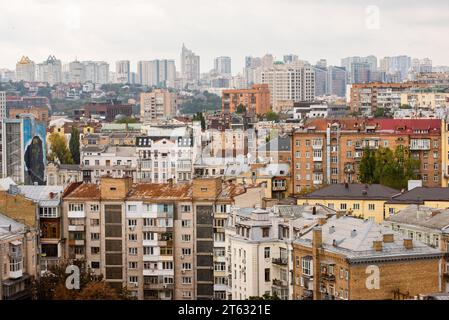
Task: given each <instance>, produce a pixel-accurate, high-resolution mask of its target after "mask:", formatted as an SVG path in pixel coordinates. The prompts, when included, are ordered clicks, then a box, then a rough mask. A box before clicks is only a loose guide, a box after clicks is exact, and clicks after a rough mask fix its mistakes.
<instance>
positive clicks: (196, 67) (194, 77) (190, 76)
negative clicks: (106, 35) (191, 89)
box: [181, 44, 200, 84]
mask: <svg viewBox="0 0 449 320" xmlns="http://www.w3.org/2000/svg"><path fill="white" fill-rule="evenodd" d="M181 77H182V79H183V80H184V81H185V82H186V83H187V84H189V83H191V84H197V83H198V82H199V80H200V56H198V55H196V54H195V53H194V52H193V51H191V50H189V49H187V48H186V47H185V46H184V44H183V45H182V51H181Z"/></svg>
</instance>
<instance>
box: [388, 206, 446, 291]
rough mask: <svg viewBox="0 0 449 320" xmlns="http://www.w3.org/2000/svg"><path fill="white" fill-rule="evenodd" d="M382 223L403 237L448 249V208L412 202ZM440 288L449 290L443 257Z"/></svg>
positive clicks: (443, 249) (444, 249) (442, 249)
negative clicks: (437, 207) (431, 206)
mask: <svg viewBox="0 0 449 320" xmlns="http://www.w3.org/2000/svg"><path fill="white" fill-rule="evenodd" d="M383 225H384V226H386V227H388V228H390V229H392V230H393V231H396V232H398V233H401V234H402V235H403V236H404V237H408V238H410V239H413V240H414V241H420V242H423V243H425V244H426V245H428V246H430V247H432V248H437V249H440V250H441V251H442V252H448V250H449V242H448V240H449V238H448V237H447V235H448V234H449V210H447V209H436V208H430V207H425V206H421V205H416V204H412V205H409V206H407V207H406V208H404V209H402V210H400V211H398V212H397V213H395V214H394V215H391V216H390V217H389V218H388V219H386V220H385V221H384V222H383ZM441 270H442V273H443V275H442V290H443V291H444V292H449V262H448V259H447V257H444V258H443V260H442V263H441Z"/></svg>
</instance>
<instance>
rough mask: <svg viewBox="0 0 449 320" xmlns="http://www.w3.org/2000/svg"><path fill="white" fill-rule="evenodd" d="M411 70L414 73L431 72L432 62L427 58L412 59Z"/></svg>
mask: <svg viewBox="0 0 449 320" xmlns="http://www.w3.org/2000/svg"><path fill="white" fill-rule="evenodd" d="M411 69H412V71H413V72H416V73H428V72H432V60H430V59H429V58H424V59H413V60H412V67H411Z"/></svg>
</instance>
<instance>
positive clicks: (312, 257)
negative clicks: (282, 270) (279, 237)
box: [293, 215, 443, 300]
mask: <svg viewBox="0 0 449 320" xmlns="http://www.w3.org/2000/svg"><path fill="white" fill-rule="evenodd" d="M293 250H294V261H295V263H294V268H293V272H294V277H295V282H294V297H295V299H299V300H387V299H408V298H413V297H416V296H418V295H419V294H422V293H432V292H440V291H441V281H440V279H441V275H442V272H441V270H440V262H441V258H442V256H443V253H442V252H441V251H440V250H437V249H433V248H430V247H428V246H426V245H425V244H423V243H421V242H418V241H413V240H412V239H409V238H404V237H403V236H402V235H401V234H398V233H397V232H394V231H391V230H390V229H388V228H386V227H383V226H381V225H378V224H376V223H375V222H374V221H372V220H367V219H365V220H363V219H357V218H353V217H347V216H340V215H337V216H335V217H332V218H329V219H328V220H327V221H326V223H324V224H323V225H322V226H318V227H314V228H313V230H312V231H311V232H309V233H307V234H306V235H304V236H303V237H301V238H300V239H298V240H295V241H294V242H293Z"/></svg>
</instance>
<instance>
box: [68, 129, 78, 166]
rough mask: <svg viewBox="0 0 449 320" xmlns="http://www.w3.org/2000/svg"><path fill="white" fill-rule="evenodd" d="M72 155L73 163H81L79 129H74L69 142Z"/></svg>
mask: <svg viewBox="0 0 449 320" xmlns="http://www.w3.org/2000/svg"><path fill="white" fill-rule="evenodd" d="M69 148H70V154H71V155H72V159H73V163H75V164H79V163H80V131H79V130H78V128H77V127H72V133H71V135H70V141H69Z"/></svg>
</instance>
